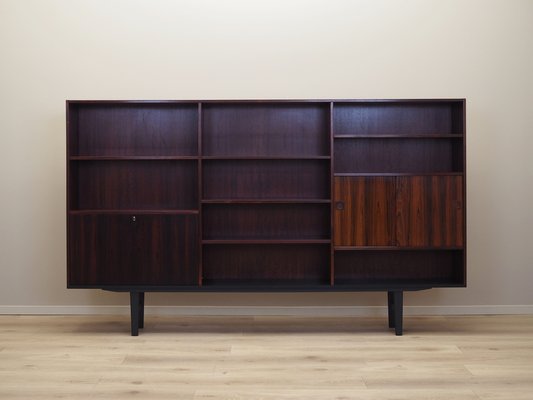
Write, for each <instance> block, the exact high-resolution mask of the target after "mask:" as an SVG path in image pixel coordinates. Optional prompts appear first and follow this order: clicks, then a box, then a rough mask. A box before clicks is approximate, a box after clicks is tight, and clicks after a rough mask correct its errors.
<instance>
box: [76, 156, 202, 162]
mask: <svg viewBox="0 0 533 400" xmlns="http://www.w3.org/2000/svg"><path fill="white" fill-rule="evenodd" d="M198 159H199V157H198V156H71V157H70V158H69V160H71V161H136V160H139V161H145V160H148V161H149V160H156V161H159V160H178V161H179V160H198Z"/></svg>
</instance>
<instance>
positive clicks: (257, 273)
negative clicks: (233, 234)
mask: <svg viewBox="0 0 533 400" xmlns="http://www.w3.org/2000/svg"><path fill="white" fill-rule="evenodd" d="M329 249H330V248H329V245H328V244H275V245H271V244H212V245H204V246H203V255H202V257H203V279H204V282H205V283H206V284H212V285H217V284H218V285H224V284H238V283H239V282H241V283H247V284H249V283H256V284H260V283H265V282H271V283H273V284H276V282H292V283H294V284H298V283H302V284H308V283H313V284H327V283H328V282H329V258H330V250H329Z"/></svg>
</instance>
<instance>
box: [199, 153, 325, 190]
mask: <svg viewBox="0 0 533 400" xmlns="http://www.w3.org/2000/svg"><path fill="white" fill-rule="evenodd" d="M329 197H330V172H329V160H204V162H203V198H204V199H328V198H329Z"/></svg>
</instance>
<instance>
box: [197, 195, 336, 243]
mask: <svg viewBox="0 0 533 400" xmlns="http://www.w3.org/2000/svg"><path fill="white" fill-rule="evenodd" d="M202 220H203V228H202V232H203V237H204V239H215V240H216V239H329V238H330V237H331V235H330V225H331V218H330V204H329V203H325V204H204V205H203V210H202Z"/></svg>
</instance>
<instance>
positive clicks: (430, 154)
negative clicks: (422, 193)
mask: <svg viewBox="0 0 533 400" xmlns="http://www.w3.org/2000/svg"><path fill="white" fill-rule="evenodd" d="M334 148H335V150H334V151H335V172H336V173H360V172H362V173H435V172H462V171H463V141H462V139H461V138H453V139H449V138H445V139H444V138H439V139H435V138H431V139H430V138H422V139H419V138H417V139H415V138H409V139H399V138H394V139H393V138H387V139H383V138H373V139H361V138H356V139H336V141H335V144H334Z"/></svg>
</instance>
